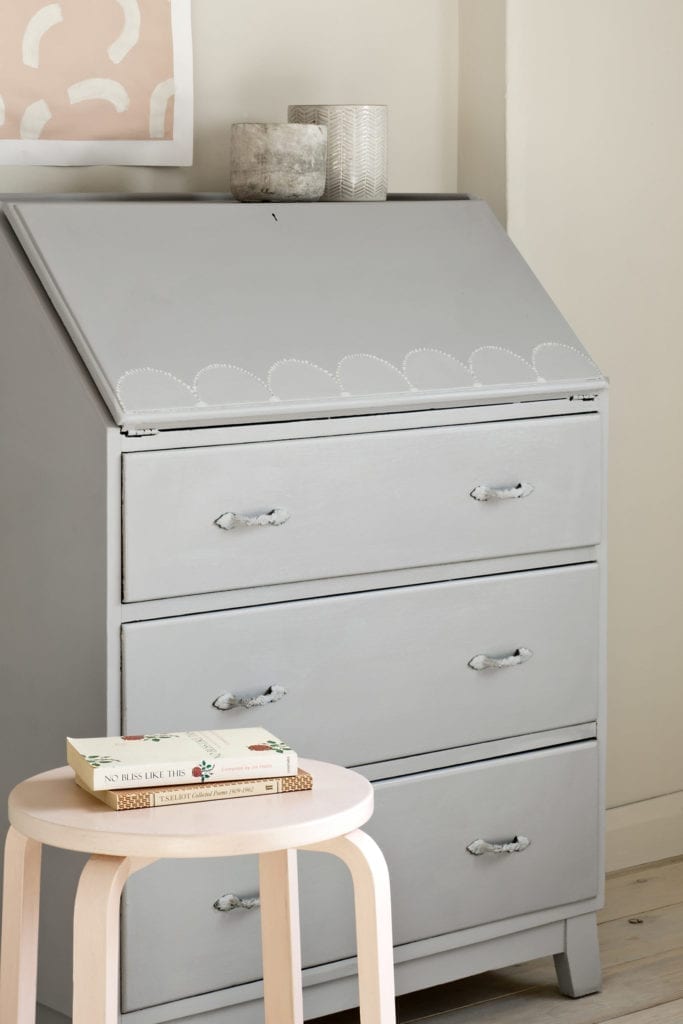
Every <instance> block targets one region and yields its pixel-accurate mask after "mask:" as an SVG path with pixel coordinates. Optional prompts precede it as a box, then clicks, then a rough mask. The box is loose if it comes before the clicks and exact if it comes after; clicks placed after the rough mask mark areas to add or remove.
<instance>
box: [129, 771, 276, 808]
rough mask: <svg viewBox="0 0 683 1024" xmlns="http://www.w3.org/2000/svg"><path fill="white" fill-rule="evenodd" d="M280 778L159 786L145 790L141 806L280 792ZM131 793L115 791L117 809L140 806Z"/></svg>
mask: <svg viewBox="0 0 683 1024" xmlns="http://www.w3.org/2000/svg"><path fill="white" fill-rule="evenodd" d="M282 792H283V786H282V779H274V780H272V781H269V780H267V779H254V780H253V781H250V780H245V781H244V782H234V783H225V782H217V783H216V784H215V785H211V783H205V784H204V785H203V786H196V787H195V786H192V787H189V786H188V787H187V788H186V789H183V788H180V789H179V788H178V787H177V786H174V787H172V788H170V789H165V788H163V787H160V788H159V789H158V791H157V792H152V793H146V794H145V797H146V801H147V802H146V803H145V804H144V806H145V807H168V806H170V805H171V804H195V803H203V802H204V801H206V800H233V799H235V798H237V797H242V796H265V795H266V794H268V793H282ZM135 799H136V797H135V794H134V793H130V794H129V793H121V794H120V795H117V810H121V811H123V810H129V809H131V808H133V807H139V806H141V805H140V804H139V803H137V802H135Z"/></svg>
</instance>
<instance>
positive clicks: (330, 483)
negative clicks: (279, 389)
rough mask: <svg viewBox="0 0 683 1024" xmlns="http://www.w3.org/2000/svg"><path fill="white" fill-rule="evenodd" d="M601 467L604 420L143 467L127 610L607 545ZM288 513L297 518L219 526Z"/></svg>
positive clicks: (130, 466) (213, 456) (222, 450)
mask: <svg viewBox="0 0 683 1024" xmlns="http://www.w3.org/2000/svg"><path fill="white" fill-rule="evenodd" d="M600 461H601V434H600V421H599V417H598V416H597V415H595V414H586V415H585V416H577V417H574V416H571V417H569V416H568V417H562V418H553V419H550V420H524V421H521V422H520V421H518V422H515V423H488V424H476V425H473V426H463V427H445V428H435V429H431V430H430V429H427V430H419V431H414V432H413V431H410V432H409V431H404V432H401V433H389V434H384V435H365V436H360V437H352V436H345V437H337V438H323V439H312V440H300V441H282V442H277V443H272V444H254V445H250V446H227V447H213V448H204V449H201V450H197V449H195V450H193V451H168V452H153V453H139V454H128V455H125V456H124V470H123V474H124V567H125V569H124V595H125V600H127V601H142V600H146V599H149V598H156V597H172V596H175V595H181V594H199V593H203V592H207V591H212V590H229V589H234V588H237V587H242V586H255V585H256V586H258V585H263V584H269V583H285V582H288V581H291V580H307V579H318V578H322V577H328V576H346V575H351V574H356V573H363V572H374V571H379V570H384V569H393V568H399V567H406V566H417V565H436V564H439V563H443V562H456V561H460V560H468V561H469V560H471V559H475V558H487V557H494V556H497V555H503V554H507V555H511V554H521V553H525V552H532V551H543V550H552V549H553V548H564V547H578V546H581V545H586V544H595V543H597V542H598V541H599V539H600V522H601V475H600ZM520 481H524V482H525V483H529V484H531V485H532V487H533V493H531V494H530V495H528V496H527V497H524V498H513V499H511V500H490V501H479V500H475V499H474V498H473V497H472V496H471V492H472V490H473V489H474V488H476V487H477V486H478V485H482V484H484V485H493V486H499V487H511V486H514V485H515V484H517V483H519V482H520ZM272 509H281V510H285V511H286V513H287V514H288V515H289V519H288V520H287V521H286V522H285V523H284V524H283V525H280V526H246V527H237V528H235V529H231V530H223V529H220V528H219V527H218V526H217V525H216V520H217V519H218V518H219V517H221V516H222V515H223V514H225V513H226V512H234V513H240V514H246V515H250V516H258V515H260V514H263V513H267V512H269V511H270V510H272Z"/></svg>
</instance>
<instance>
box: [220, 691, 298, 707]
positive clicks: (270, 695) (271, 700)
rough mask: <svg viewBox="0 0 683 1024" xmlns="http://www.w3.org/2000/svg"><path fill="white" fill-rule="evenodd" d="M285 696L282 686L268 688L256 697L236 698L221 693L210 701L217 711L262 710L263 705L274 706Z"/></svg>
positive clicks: (235, 696) (231, 694) (232, 694)
mask: <svg viewBox="0 0 683 1024" xmlns="http://www.w3.org/2000/svg"><path fill="white" fill-rule="evenodd" d="M286 695H287V691H286V690H285V688H284V686H269V687H268V689H267V690H266V691H265V692H264V693H260V694H258V696H256V697H238V696H237V695H236V694H234V693H221V694H220V696H218V697H216V699H215V700H214V701H212V705H213V707H215V708H217V710H218V711H231V710H232V708H262V707H263V706H264V704H275V703H276V701H278V700H282V698H283V697H285V696H286Z"/></svg>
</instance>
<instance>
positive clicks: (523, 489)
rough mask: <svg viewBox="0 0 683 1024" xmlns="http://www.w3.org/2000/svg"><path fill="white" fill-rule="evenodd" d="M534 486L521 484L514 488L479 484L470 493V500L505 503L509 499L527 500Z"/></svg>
mask: <svg viewBox="0 0 683 1024" xmlns="http://www.w3.org/2000/svg"><path fill="white" fill-rule="evenodd" d="M533 489H534V488H533V484H525V483H519V484H515V486H514V487H489V486H488V485H487V484H479V486H478V487H475V488H474V490H473V491H470V498H474V500H475V501H492V500H497V501H504V500H506V499H507V498H526V497H527V496H528V495H529V494H531V492H532V491H533Z"/></svg>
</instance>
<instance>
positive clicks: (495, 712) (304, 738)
mask: <svg viewBox="0 0 683 1024" xmlns="http://www.w3.org/2000/svg"><path fill="white" fill-rule="evenodd" d="M598 605H599V570H598V568H597V566H596V565H595V564H592V563H590V564H584V565H578V566H570V567H566V568H557V569H543V570H538V571H534V572H523V573H509V574H504V575H500V576H491V577H483V578H478V579H471V580H460V581H457V582H449V583H437V584H428V585H422V586H416V587H403V588H397V589H392V590H383V591H373V592H369V593H362V594H353V595H346V596H343V597H328V598H320V599H316V600H308V601H296V602H289V603H286V604H278V605H266V606H260V607H256V608H247V609H240V610H236V611H226V612H212V613H207V614H200V615H191V616H182V617H177V618H168V619H162V620H154V621H149V622H138V623H130V624H127V625H125V626H124V627H123V638H122V643H123V659H122V660H123V697H124V721H123V729H124V731H125V732H127V733H146V732H159V731H175V730H187V729H221V728H231V727H235V726H245V725H252V724H254V725H262V726H264V727H265V728H267V729H270V730H271V732H273V733H275V735H276V736H280V737H281V738H283V739H285V740H286V741H287V742H289V743H290V744H291V745H292V746H293V747H294V748H295V749H297V750H298V752H299V753H300V754H301V755H303V756H306V757H313V758H319V759H321V760H327V761H336V762H338V763H340V764H346V765H360V764H369V763H372V762H376V761H384V760H389V759H391V758H397V757H406V756H409V755H412V754H420V753H427V752H429V751H433V750H442V749H446V748H449V747H457V746H462V745H465V744H469V743H480V742H486V741H488V740H494V739H501V738H504V737H508V736H515V735H521V734H523V733H529V732H538V731H541V730H546V729H555V728H561V727H563V726H568V725H575V724H579V723H582V722H590V721H594V720H595V719H596V717H597V707H596V700H597V673H598V622H599V614H598ZM517 652H518V653H517ZM486 659H490V660H486ZM270 687H282V688H283V689H284V690H286V693H285V695H284V696H281V697H280V699H279V700H277V701H275V702H273V703H268V704H266V705H265V706H262V707H256V708H251V709H248V708H245V707H243V706H236V707H233V708H231V709H230V710H218V709H217V708H216V707H214V701H216V699H217V698H220V697H221V696H222V695H224V694H225V693H226V692H227V693H231V694H233V695H234V696H235V697H236V698H237V699H242V698H244V699H249V698H251V697H255V696H257V695H259V694H263V693H264V692H265V691H266V690H268V689H269V688H270ZM219 703H223V704H226V703H228V702H227V701H226V700H225V699H224V700H223V701H222V702H219Z"/></svg>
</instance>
